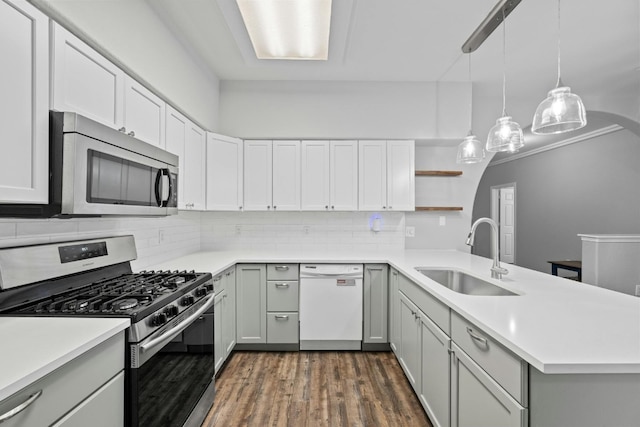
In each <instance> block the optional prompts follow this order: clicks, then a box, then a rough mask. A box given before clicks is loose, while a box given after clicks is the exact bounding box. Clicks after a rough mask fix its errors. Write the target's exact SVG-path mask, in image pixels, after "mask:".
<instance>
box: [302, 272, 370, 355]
mask: <svg viewBox="0 0 640 427" xmlns="http://www.w3.org/2000/svg"><path fill="white" fill-rule="evenodd" d="M362 277H363V266H362V264H301V265H300V308H299V310H300V350H360V349H361V348H362V300H363V295H362Z"/></svg>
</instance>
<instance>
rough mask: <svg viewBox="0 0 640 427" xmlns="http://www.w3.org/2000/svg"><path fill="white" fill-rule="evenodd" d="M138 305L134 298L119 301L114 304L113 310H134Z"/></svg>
mask: <svg viewBox="0 0 640 427" xmlns="http://www.w3.org/2000/svg"><path fill="white" fill-rule="evenodd" d="M137 305H138V301H137V300H135V299H133V298H127V299H123V300H122V301H118V302H115V303H113V308H114V309H115V310H117V311H126V310H130V309H132V308H134V307H135V306H137Z"/></svg>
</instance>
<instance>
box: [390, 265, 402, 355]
mask: <svg viewBox="0 0 640 427" xmlns="http://www.w3.org/2000/svg"><path fill="white" fill-rule="evenodd" d="M399 277H400V275H399V274H398V270H396V269H395V268H392V269H391V270H390V273H389V344H390V346H391V350H393V351H394V353H396V355H399V351H400V294H399V287H398V280H399Z"/></svg>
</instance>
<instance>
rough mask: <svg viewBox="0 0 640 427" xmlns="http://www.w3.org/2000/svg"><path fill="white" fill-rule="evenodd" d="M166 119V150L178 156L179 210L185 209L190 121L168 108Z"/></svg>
mask: <svg viewBox="0 0 640 427" xmlns="http://www.w3.org/2000/svg"><path fill="white" fill-rule="evenodd" d="M166 114H167V118H166V126H167V130H166V150H167V151H169V152H171V153H173V154H175V155H176V156H178V168H179V171H178V174H179V176H178V208H180V209H185V205H186V202H185V200H186V199H185V193H184V190H185V171H186V168H185V161H184V160H185V156H184V146H185V140H186V138H187V127H188V126H189V119H187V118H186V117H185V116H183V115H182V114H181V113H179V112H178V111H176V110H175V109H174V108H172V107H171V106H170V105H168V106H167V112H166Z"/></svg>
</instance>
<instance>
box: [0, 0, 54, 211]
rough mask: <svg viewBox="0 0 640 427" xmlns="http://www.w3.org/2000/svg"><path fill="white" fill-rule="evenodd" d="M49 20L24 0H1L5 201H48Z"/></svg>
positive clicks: (0, 137)
mask: <svg viewBox="0 0 640 427" xmlns="http://www.w3.org/2000/svg"><path fill="white" fill-rule="evenodd" d="M48 24H49V18H48V17H47V16H45V15H44V14H43V13H41V12H40V11H39V10H37V9H36V8H35V7H33V6H32V5H30V4H29V3H27V2H26V1H24V0H0V28H2V37H0V57H1V58H2V59H3V66H2V78H1V79H0V112H1V115H2V126H0V152H2V156H0V201H2V202H13V203H47V201H48V182H49V176H48V171H49V166H48V162H49V137H48V135H49V53H48V49H49V45H48V42H49V37H48V30H49V25H48Z"/></svg>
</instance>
